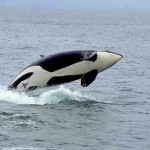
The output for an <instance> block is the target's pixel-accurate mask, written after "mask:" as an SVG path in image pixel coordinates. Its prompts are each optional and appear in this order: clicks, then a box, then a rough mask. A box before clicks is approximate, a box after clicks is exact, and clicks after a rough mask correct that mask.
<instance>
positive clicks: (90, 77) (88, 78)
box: [81, 70, 98, 87]
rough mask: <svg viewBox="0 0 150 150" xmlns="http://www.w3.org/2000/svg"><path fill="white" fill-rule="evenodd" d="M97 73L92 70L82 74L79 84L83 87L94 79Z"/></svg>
mask: <svg viewBox="0 0 150 150" xmlns="http://www.w3.org/2000/svg"><path fill="white" fill-rule="evenodd" d="M97 74H98V71H97V70H92V71H90V72H88V73H86V74H84V75H83V77H82V78H81V85H82V86H83V87H87V86H89V85H90V84H91V83H92V82H93V81H94V80H95V78H96V76H97Z"/></svg>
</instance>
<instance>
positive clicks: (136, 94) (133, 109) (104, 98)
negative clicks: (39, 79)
mask: <svg viewBox="0 0 150 150" xmlns="http://www.w3.org/2000/svg"><path fill="white" fill-rule="evenodd" d="M69 50H110V51H113V52H117V53H121V54H122V55H123V56H124V58H123V59H122V60H121V61H120V62H118V63H117V64H116V65H115V66H113V67H112V68H110V69H108V70H106V71H104V72H102V73H100V74H99V75H98V77H97V79H96V80H95V81H94V82H93V83H92V84H91V85H90V86H89V87H86V88H83V87H81V86H80V81H75V82H71V83H68V84H65V85H63V86H56V87H52V88H51V87H50V88H44V89H39V90H37V91H34V92H32V93H30V94H28V93H18V92H15V91H14V92H12V91H8V90H7V86H8V84H9V83H10V82H11V81H12V79H13V78H14V77H15V76H16V75H17V74H18V73H19V72H20V71H21V70H22V69H24V68H25V67H26V66H27V65H29V64H30V63H32V62H33V61H35V60H37V59H40V55H45V56H47V55H50V54H53V53H56V52H61V51H69ZM149 64H150V13H133V12H132V13H131V12H92V11H91V12H88V11H65V10H48V9H25V8H4V7H3V8H2V7H1V8H0V149H3V150H20V149H29V150H31V149H36V150H48V149H49V150H77V149H78V150H104V149H107V150H127V149H132V150H133V149H136V150H141V149H143V150H149V149H150V92H149V87H150V66H149Z"/></svg>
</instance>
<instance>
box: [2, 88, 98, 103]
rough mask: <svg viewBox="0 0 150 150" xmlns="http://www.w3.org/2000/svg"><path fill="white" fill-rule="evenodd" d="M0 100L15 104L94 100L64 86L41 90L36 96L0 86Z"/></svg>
mask: <svg viewBox="0 0 150 150" xmlns="http://www.w3.org/2000/svg"><path fill="white" fill-rule="evenodd" d="M0 101H5V102H11V103H16V104H36V105H45V104H58V103H60V102H66V101H78V102H83V101H96V100H95V99H93V98H92V97H91V96H90V95H86V94H82V93H80V92H78V91H75V92H72V91H70V90H69V89H66V88H65V87H64V86H60V87H59V88H58V89H53V90H50V91H47V92H43V93H42V94H40V95H38V96H33V95H31V96H30V95H28V94H27V93H24V92H22V93H19V92H16V91H10V90H7V89H6V88H5V87H0Z"/></svg>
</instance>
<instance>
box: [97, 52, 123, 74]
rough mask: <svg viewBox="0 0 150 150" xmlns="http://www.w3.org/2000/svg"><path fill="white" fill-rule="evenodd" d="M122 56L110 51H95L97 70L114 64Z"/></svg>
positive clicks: (102, 69)
mask: <svg viewBox="0 0 150 150" xmlns="http://www.w3.org/2000/svg"><path fill="white" fill-rule="evenodd" d="M122 58H123V56H122V55H121V54H117V53H114V52H110V51H100V52H97V61H96V64H97V70H98V71H99V72H101V71H104V70H106V69H108V68H110V67H111V66H113V65H115V64H116V63H117V62H118V61H119V60H121V59H122Z"/></svg>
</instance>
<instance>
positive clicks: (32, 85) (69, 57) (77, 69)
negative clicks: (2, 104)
mask: <svg viewBox="0 0 150 150" xmlns="http://www.w3.org/2000/svg"><path fill="white" fill-rule="evenodd" d="M122 57H123V56H122V55H120V54H117V53H113V52H110V51H93V50H83V51H67V52H61V53H56V54H53V55H50V56H47V57H42V58H41V59H40V60H38V61H35V62H33V63H32V64H30V65H29V66H28V67H26V68H25V69H24V70H23V71H21V72H20V73H19V74H18V75H17V76H16V78H15V79H14V80H13V81H12V82H11V83H10V84H9V86H8V88H9V89H17V91H27V90H33V89H36V88H42V87H46V86H54V85H58V84H64V83H67V82H71V81H74V80H78V79H81V85H82V86H83V87H87V86H88V85H90V84H91V83H92V82H93V81H94V80H95V78H96V76H97V74H98V73H99V72H102V71H104V70H106V69H108V68H109V67H111V66H113V65H114V64H116V63H117V62H118V61H119V60H120V59H121V58H122Z"/></svg>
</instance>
